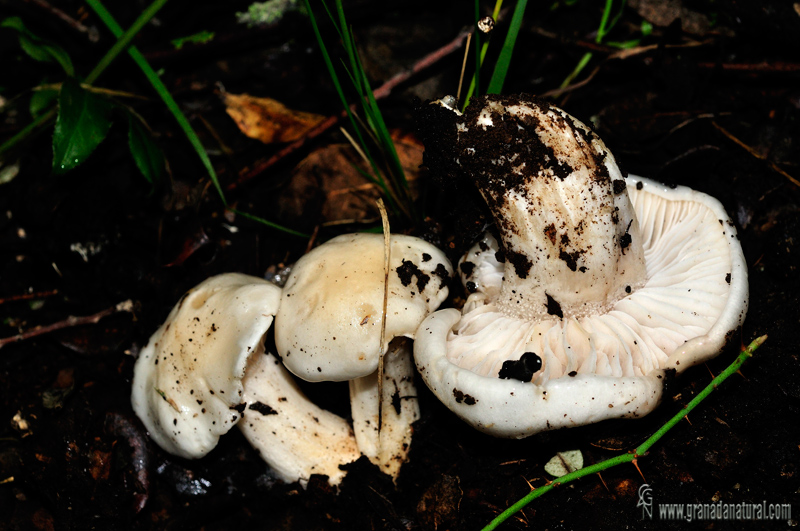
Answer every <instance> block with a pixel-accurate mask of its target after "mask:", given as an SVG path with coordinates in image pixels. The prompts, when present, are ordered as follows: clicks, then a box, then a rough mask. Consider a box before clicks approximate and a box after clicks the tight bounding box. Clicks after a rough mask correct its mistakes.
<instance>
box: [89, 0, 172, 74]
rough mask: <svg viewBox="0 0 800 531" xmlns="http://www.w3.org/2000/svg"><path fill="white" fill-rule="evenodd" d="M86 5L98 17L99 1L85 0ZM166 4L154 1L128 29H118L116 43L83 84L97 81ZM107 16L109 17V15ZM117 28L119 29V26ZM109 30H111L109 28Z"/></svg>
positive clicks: (161, 1)
mask: <svg viewBox="0 0 800 531" xmlns="http://www.w3.org/2000/svg"><path fill="white" fill-rule="evenodd" d="M86 3H88V4H89V6H90V7H91V8H92V9H94V11H95V13H97V14H98V16H100V13H98V11H97V7H96V6H100V7H102V4H101V3H100V2H99V0H87V2H86ZM166 3H167V0H155V1H154V2H153V3H152V4H150V5H149V6H147V9H145V10H144V11H142V13H141V14H140V15H139V16H138V17H136V20H135V21H134V22H133V24H132V25H131V27H130V28H128V29H127V30H126V31H124V32H122V31H121V30H122V28H120V31H121V33H120V34H119V35H117V34H116V32H114V36H115V37H117V42H116V43H114V46H112V47H111V49H110V50H108V52H106V54H105V55H104V56H103V58H102V59H100V62H99V63H97V66H95V67H94V68H93V69H92V71H91V72H89V75H87V76H86V79H84V82H85V83H88V84H90V85H91V84H92V83H93V82H94V80H95V79H97V77H98V76H99V75H100V74H102V73H103V72H104V71H105V69H106V68H108V65H110V64H111V62H112V61H113V60H114V59H116V57H117V56H118V55H119V54H120V53H121V52H122V51H123V50H124V49H125V48H127V47H128V45H129V44H130V42H131V40H133V38H134V37H135V36H136V35H137V34H138V33H139V31H141V29H142V28H143V27H144V25H145V24H147V23H148V22H150V19H152V18H153V17H154V16H155V15H156V13H158V11H159V10H160V9H161V8H162V7H164V4H166ZM104 10H105V9H104ZM106 13H108V11H106ZM108 16H109V17H110V16H111V14H110V13H109V14H108ZM100 18H101V19H103V22H104V23H105V24H106V26H108V22H107V21H106V20H105V18H103V17H102V16H100ZM117 27H118V28H119V26H117ZM109 29H111V27H110V26H109ZM112 32H113V30H112Z"/></svg>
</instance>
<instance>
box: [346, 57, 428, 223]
mask: <svg viewBox="0 0 800 531" xmlns="http://www.w3.org/2000/svg"><path fill="white" fill-rule="evenodd" d="M356 60H357V61H358V70H357V73H359V74H360V75H361V80H362V83H363V86H364V91H365V92H366V94H367V102H366V103H365V104H364V111H365V113H367V114H368V116H369V117H370V118H371V120H372V123H373V126H374V131H375V134H376V136H377V137H378V139H379V142H380V145H381V147H382V151H383V153H386V154H387V155H388V158H389V160H388V162H389V167H390V172H389V173H390V175H392V176H393V179H392V187H393V188H394V189H395V192H396V193H398V194H400V195H401V196H402V197H403V201H401V202H400V203H401V204H405V205H407V206H408V208H409V209H410V212H408V213H407V215H408V216H409V217H411V218H412V219H413V218H414V205H413V202H412V201H411V196H410V194H409V192H408V181H407V180H406V174H405V170H403V165H402V164H401V163H400V157H398V155H397V149H396V148H395V145H394V141H393V140H392V137H391V135H390V134H389V129H388V128H387V127H386V123H385V122H384V121H383V115H382V114H381V111H380V109H379V108H378V102H377V101H375V95H374V94H373V92H372V88H371V87H370V84H369V80H368V79H367V74H366V72H364V67H363V65H362V64H361V59H360V58H359V57H358V56H356Z"/></svg>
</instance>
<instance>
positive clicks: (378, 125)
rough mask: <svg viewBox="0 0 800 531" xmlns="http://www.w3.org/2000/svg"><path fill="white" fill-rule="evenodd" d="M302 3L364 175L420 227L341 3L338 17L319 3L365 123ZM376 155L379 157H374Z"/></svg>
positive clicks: (396, 209)
mask: <svg viewBox="0 0 800 531" xmlns="http://www.w3.org/2000/svg"><path fill="white" fill-rule="evenodd" d="M303 2H304V5H305V8H306V11H307V12H308V16H309V20H310V21H311V26H312V28H313V30H314V35H315V36H316V39H317V42H318V43H319V47H320V51H321V52H322V56H323V59H324V61H325V66H326V67H327V69H328V73H329V75H330V77H331V80H332V81H333V84H334V86H335V87H336V92H337V94H338V96H339V100H340V101H341V103H342V106H343V107H344V109H345V111H346V113H347V116H348V118H349V121H350V125H351V127H352V129H353V131H354V133H355V136H356V140H357V148H358V149H360V152H361V153H362V154H363V157H364V158H365V159H366V160H367V163H368V164H369V167H370V172H369V173H363V172H362V173H363V174H364V176H365V177H366V178H367V179H368V180H369V181H370V182H372V183H374V184H375V185H376V186H378V187H379V188H380V190H381V192H382V193H383V195H384V197H386V200H387V203H388V205H389V208H390V209H391V210H392V212H393V213H394V214H395V215H403V216H404V217H405V218H406V219H407V220H409V221H410V222H411V223H412V224H416V223H419V222H420V221H421V219H420V217H419V215H418V213H417V209H416V207H415V205H414V201H413V200H412V197H411V193H410V191H409V187H408V181H407V180H406V175H405V172H404V170H403V167H402V165H401V164H400V159H399V157H398V156H397V150H396V149H395V146H394V141H393V140H392V138H391V135H390V134H389V130H388V128H387V127H386V123H385V122H384V120H383V115H382V114H381V111H380V108H379V107H378V104H377V102H376V101H375V96H374V95H373V92H372V88H371V86H370V83H369V79H368V78H367V74H366V72H365V71H364V66H363V64H362V63H361V58H360V57H359V55H358V51H357V50H356V42H355V36H354V34H353V31H352V29H351V28H350V26H348V24H347V20H346V19H345V15H344V9H343V8H342V2H341V0H335V9H336V12H335V14H334V13H333V12H332V11H331V10H330V9H329V8H328V5H327V4H326V3H325V0H320V2H321V4H322V6H323V7H324V9H325V11H326V12H327V14H328V16H329V17H330V19H331V22H333V25H334V27H335V29H336V31H337V33H338V34H339V37H340V39H341V41H342V44H343V46H344V49H345V52H346V56H347V62H345V61H342V67H343V68H344V70H345V72H346V73H347V75H348V77H349V78H350V81H351V83H352V86H353V88H354V89H355V91H356V93H357V99H358V101H357V104H358V107H359V108H360V109H361V112H362V113H363V115H364V117H365V118H364V119H360V118H359V117H358V116H357V114H356V113H354V112H353V110H351V106H350V104H349V102H348V100H347V97H346V96H345V93H344V89H343V87H342V83H341V82H340V80H339V75H338V73H337V71H336V69H335V68H334V66H333V62H332V60H331V57H330V55H329V53H328V48H327V47H326V46H325V41H324V40H323V39H322V34H321V33H320V31H319V26H318V24H317V20H316V18H315V16H314V12H313V10H312V9H311V5H310V3H309V0H303ZM367 140H369V141H367ZM376 152H377V153H378V155H375V153H376Z"/></svg>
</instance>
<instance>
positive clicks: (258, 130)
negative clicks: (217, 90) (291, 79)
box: [223, 93, 325, 144]
mask: <svg viewBox="0 0 800 531" xmlns="http://www.w3.org/2000/svg"><path fill="white" fill-rule="evenodd" d="M223 101H224V103H225V107H226V109H225V110H226V111H227V113H228V115H229V116H230V117H231V118H233V120H234V121H235V122H236V125H238V126H239V129H240V130H241V131H242V132H243V133H244V134H246V135H247V136H249V137H250V138H255V139H256V140H260V141H261V142H263V143H265V144H272V143H274V142H294V141H295V140H297V139H299V138H302V137H303V136H304V135H305V134H306V133H308V132H309V131H310V130H311V129H313V128H314V127H316V126H317V125H319V124H320V122H322V121H323V120H324V119H325V117H324V116H320V115H319V114H313V113H309V112H302V111H295V110H292V109H290V108H288V107H286V106H285V105H284V104H283V103H281V102H279V101H277V100H273V99H272V98H256V97H254V96H250V95H248V94H230V93H225V95H224V96H223Z"/></svg>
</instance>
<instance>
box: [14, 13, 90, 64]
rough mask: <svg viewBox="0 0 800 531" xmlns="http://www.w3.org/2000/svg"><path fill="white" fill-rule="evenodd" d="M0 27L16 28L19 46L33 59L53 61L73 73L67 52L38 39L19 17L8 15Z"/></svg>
mask: <svg viewBox="0 0 800 531" xmlns="http://www.w3.org/2000/svg"><path fill="white" fill-rule="evenodd" d="M0 28H9V29H13V30H16V31H17V33H18V34H19V45H20V47H21V48H22V50H23V51H24V52H25V53H26V54H28V55H29V56H30V57H32V58H33V59H35V60H37V61H42V62H46V63H49V62H52V61H55V62H57V63H58V64H60V65H61V68H63V69H64V72H66V74H67V75H68V76H73V75H75V69H74V68H73V66H72V60H71V59H70V57H69V54H67V52H65V51H64V49H63V48H61V47H60V46H58V45H57V44H54V43H52V42H49V41H47V40H45V39H40V38H39V37H37V36H36V35H34V34H33V33H31V31H30V30H29V29H28V28H27V27H25V24H24V23H23V22H22V19H21V18H19V17H9V18H7V19H5V20H3V21H2V22H0Z"/></svg>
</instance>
